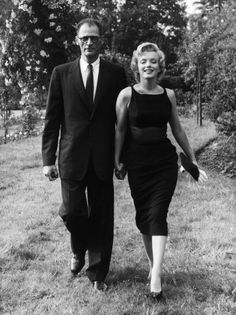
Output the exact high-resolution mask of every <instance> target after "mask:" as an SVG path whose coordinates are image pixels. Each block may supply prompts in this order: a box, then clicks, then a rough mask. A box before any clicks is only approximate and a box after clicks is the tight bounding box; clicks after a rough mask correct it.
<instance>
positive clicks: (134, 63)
mask: <svg viewBox="0 0 236 315" xmlns="http://www.w3.org/2000/svg"><path fill="white" fill-rule="evenodd" d="M146 51H155V52H156V53H157V55H158V62H159V66H160V72H159V73H158V75H157V82H160V80H161V79H162V78H163V76H164V74H165V71H166V68H165V54H164V53H163V51H161V50H160V49H159V47H158V46H157V45H156V44H154V43H151V42H146V43H142V44H140V45H139V46H138V47H137V49H136V50H134V52H133V56H132V59H131V64H130V68H131V70H132V71H133V73H134V77H135V80H136V81H137V82H140V74H139V72H138V57H140V56H141V55H142V54H143V53H144V52H146Z"/></svg>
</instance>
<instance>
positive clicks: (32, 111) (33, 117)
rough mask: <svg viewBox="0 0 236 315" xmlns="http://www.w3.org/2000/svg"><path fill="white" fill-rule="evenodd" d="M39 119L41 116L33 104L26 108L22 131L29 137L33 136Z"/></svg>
mask: <svg viewBox="0 0 236 315" xmlns="http://www.w3.org/2000/svg"><path fill="white" fill-rule="evenodd" d="M38 119H39V114H38V112H37V109H36V107H35V106H34V105H32V104H29V105H27V106H25V108H24V110H23V115H22V131H23V132H26V133H27V134H28V135H29V134H31V133H32V131H33V130H34V129H35V126H36V124H37V121H38Z"/></svg>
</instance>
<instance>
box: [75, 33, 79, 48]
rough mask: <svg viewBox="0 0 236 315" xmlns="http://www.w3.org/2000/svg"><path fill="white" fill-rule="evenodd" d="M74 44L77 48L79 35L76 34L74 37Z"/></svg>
mask: <svg viewBox="0 0 236 315" xmlns="http://www.w3.org/2000/svg"><path fill="white" fill-rule="evenodd" d="M75 43H76V45H78V46H79V35H78V34H77V35H76V36H75Z"/></svg>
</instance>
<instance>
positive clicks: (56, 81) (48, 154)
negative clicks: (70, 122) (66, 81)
mask: <svg viewBox="0 0 236 315" xmlns="http://www.w3.org/2000/svg"><path fill="white" fill-rule="evenodd" d="M62 112H63V96H62V89H61V83H60V78H59V74H58V71H57V68H54V70H53V72H52V76H51V80H50V84H49V90H48V98H47V107H46V114H45V124H44V131H43V136H42V157H43V165H44V166H45V165H54V164H55V162H56V152H57V146H58V137H59V130H60V126H61V120H62Z"/></svg>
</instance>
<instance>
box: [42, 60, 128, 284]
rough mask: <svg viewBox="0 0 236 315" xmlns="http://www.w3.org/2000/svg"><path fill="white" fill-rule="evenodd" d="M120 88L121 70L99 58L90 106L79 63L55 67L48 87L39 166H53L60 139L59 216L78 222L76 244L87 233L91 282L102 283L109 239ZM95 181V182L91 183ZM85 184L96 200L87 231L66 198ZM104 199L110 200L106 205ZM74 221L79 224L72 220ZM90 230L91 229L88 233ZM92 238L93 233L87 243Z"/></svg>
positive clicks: (79, 213)
mask: <svg viewBox="0 0 236 315" xmlns="http://www.w3.org/2000/svg"><path fill="white" fill-rule="evenodd" d="M125 86H126V77H125V72H124V69H123V68H121V67H120V66H118V65H114V64H111V63H109V62H107V61H104V60H102V59H101V60H100V68H99V76H98V83H97V89H96V95H95V99H94V104H92V106H91V104H89V100H88V97H87V95H86V92H85V87H84V84H83V80H82V75H81V71H80V63H79V59H77V60H76V61H73V62H70V63H67V64H63V65H60V66H57V67H56V68H55V69H54V70H53V73H52V77H51V82H50V86H49V93H48V102H47V110H46V117H45V128H44V132H43V139H42V155H43V164H44V165H54V164H55V161H56V152H57V146H58V139H59V152H58V166H59V173H60V177H61V181H62V199H63V203H62V206H61V208H60V212H59V214H60V216H61V217H62V218H63V219H64V221H65V222H67V221H68V218H69V219H70V220H71V221H72V222H73V223H75V222H79V223H78V224H79V225H77V227H76V226H75V227H74V230H73V231H76V233H77V232H78V235H77V237H78V242H79V244H82V239H83V238H84V239H86V238H87V236H86V237H85V234H86V233H88V234H89V236H88V237H89V239H92V240H93V241H91V242H90V243H91V244H87V243H86V244H85V245H84V246H85V247H86V249H88V251H89V254H91V255H90V256H89V261H90V267H89V268H88V270H87V271H88V276H89V278H90V280H104V278H105V276H106V273H107V272H108V268H109V262H110V256H111V248H112V240H113V181H112V177H113V168H114V131H115V117H116V115H115V103H116V99H117V96H118V94H119V92H120V90H121V89H123V88H124V87H125ZM91 108H92V109H91ZM94 176H95V177H96V179H95V180H94V181H93V178H94ZM87 179H89V181H90V182H91V179H92V184H91V185H90V186H91V191H92V193H91V195H90V196H87V198H88V200H89V199H91V198H92V199H93V200H98V202H97V201H96V202H97V205H94V202H95V201H93V205H92V206H91V209H86V215H87V213H90V216H91V218H90V219H91V220H93V222H92V223H91V224H90V226H88V222H87V218H86V217H83V216H84V214H85V211H82V210H81V209H77V207H78V205H76V204H75V203H74V202H73V200H72V201H71V200H69V199H70V198H71V197H70V196H69V194H68V191H67V189H66V187H67V186H68V185H70V190H71V189H72V190H73V188H71V187H73V185H74V187H78V185H77V184H78V183H79V188H78V189H81V187H82V189H83V187H84V185H85V186H87ZM96 181H97V184H96ZM99 182H100V184H101V185H103V183H104V187H107V188H105V190H107V194H106V193H101V192H100V191H99V189H100V186H101V185H100V184H99ZM87 188H88V186H87ZM95 190H97V191H95ZM97 194H99V195H100V197H99V196H97ZM106 195H107V198H108V199H109V201H108V199H107V200H106ZM93 196H94V197H95V198H93ZM99 198H100V200H99ZM101 198H103V200H102V199H101ZM71 199H73V198H71ZM89 207H90V206H89ZM101 207H102V208H103V209H101ZM105 208H106V209H105ZM91 213H92V215H91ZM71 218H72V219H71ZM75 218H77V219H78V218H79V220H77V221H75V220H74V219H75ZM101 222H102V223H101ZM67 223H68V222H67ZM72 225H73V224H72ZM92 226H93V227H94V229H91V227H92ZM67 227H68V226H67ZM68 229H69V230H70V228H68ZM76 229H77V230H76ZM101 229H103V231H101ZM104 229H107V231H104ZM94 230H97V231H96V232H95V231H94ZM98 230H100V232H99V231H98ZM97 233H98V234H97ZM99 233H100V234H99ZM91 234H94V235H92V238H91ZM101 234H102V236H101ZM98 239H99V243H100V245H96V244H95V245H94V244H92V242H94V240H96V242H98ZM86 241H87V240H86ZM89 246H90V248H89ZM101 247H103V248H102V249H101ZM90 249H91V250H90ZM90 252H91V253H90ZM99 266H100V267H99Z"/></svg>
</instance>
